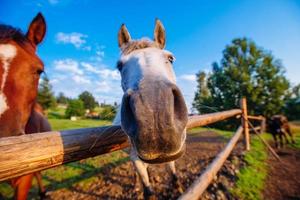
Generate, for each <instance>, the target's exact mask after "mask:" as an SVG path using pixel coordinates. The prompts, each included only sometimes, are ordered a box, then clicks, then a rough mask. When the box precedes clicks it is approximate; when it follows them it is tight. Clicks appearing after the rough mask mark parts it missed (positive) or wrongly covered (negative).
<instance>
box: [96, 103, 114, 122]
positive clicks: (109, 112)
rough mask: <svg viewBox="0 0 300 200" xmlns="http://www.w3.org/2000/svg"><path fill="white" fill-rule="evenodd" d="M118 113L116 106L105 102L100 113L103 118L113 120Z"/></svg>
mask: <svg viewBox="0 0 300 200" xmlns="http://www.w3.org/2000/svg"><path fill="white" fill-rule="evenodd" d="M116 113H117V108H116V106H112V105H109V104H105V105H102V106H101V111H100V113H99V115H100V118H101V119H105V120H112V119H114V118H115V116H116Z"/></svg>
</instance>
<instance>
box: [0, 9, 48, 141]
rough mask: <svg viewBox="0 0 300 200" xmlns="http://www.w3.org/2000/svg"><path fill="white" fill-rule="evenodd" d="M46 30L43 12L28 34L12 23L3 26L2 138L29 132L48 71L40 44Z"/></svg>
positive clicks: (0, 76) (0, 52)
mask: <svg viewBox="0 0 300 200" xmlns="http://www.w3.org/2000/svg"><path fill="white" fill-rule="evenodd" d="M45 32H46V23H45V20H44V17H43V16H42V15H41V14H40V13H39V14H38V15H37V16H36V17H35V18H34V19H33V21H32V22H31V24H30V26H29V29H28V31H27V34H26V35H23V34H22V33H21V32H20V31H19V30H18V29H16V28H13V27H11V26H7V25H0V137H7V136H17V135H22V134H24V133H25V125H26V123H27V121H28V118H29V115H30V113H31V110H32V107H33V104H34V101H35V99H36V96H37V89H38V82H39V78H40V74H41V73H42V72H43V70H44V65H43V62H42V61H41V60H40V59H39V57H38V56H37V55H36V47H37V45H38V44H39V43H40V42H41V41H42V40H43V38H44V35H45Z"/></svg>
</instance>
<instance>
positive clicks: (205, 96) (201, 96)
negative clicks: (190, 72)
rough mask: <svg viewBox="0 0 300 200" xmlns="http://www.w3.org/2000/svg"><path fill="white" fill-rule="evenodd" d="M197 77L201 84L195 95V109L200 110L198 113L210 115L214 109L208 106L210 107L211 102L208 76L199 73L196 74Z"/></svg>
mask: <svg viewBox="0 0 300 200" xmlns="http://www.w3.org/2000/svg"><path fill="white" fill-rule="evenodd" d="M196 77H197V82H198V83H199V84H198V86H197V91H196V93H195V97H194V102H193V107H194V108H195V107H197V108H199V109H198V112H200V113H209V112H211V110H214V108H212V107H209V106H206V105H210V103H209V101H211V96H210V91H209V88H208V87H207V75H206V73H205V72H199V73H198V74H196Z"/></svg>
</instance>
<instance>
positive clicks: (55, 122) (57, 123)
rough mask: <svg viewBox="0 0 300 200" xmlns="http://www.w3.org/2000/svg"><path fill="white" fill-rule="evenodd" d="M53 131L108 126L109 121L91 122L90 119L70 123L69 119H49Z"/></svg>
mask: <svg viewBox="0 0 300 200" xmlns="http://www.w3.org/2000/svg"><path fill="white" fill-rule="evenodd" d="M49 122H50V124H51V127H52V129H53V130H67V129H77V128H87V127H97V126H105V125H110V124H111V121H106V120H91V119H79V120H76V121H71V120H69V119H49Z"/></svg>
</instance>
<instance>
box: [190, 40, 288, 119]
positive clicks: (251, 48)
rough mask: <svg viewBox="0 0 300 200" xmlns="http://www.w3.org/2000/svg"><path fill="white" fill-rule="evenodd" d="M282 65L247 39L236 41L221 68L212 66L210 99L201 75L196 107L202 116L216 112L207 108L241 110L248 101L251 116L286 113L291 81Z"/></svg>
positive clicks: (209, 76) (208, 79) (227, 52)
mask: <svg viewBox="0 0 300 200" xmlns="http://www.w3.org/2000/svg"><path fill="white" fill-rule="evenodd" d="M284 73H285V71H284V69H283V66H282V64H281V62H280V61H279V60H278V59H275V58H274V57H273V55H272V54H271V53H270V52H268V51H265V50H264V49H262V48H259V47H257V46H256V44H255V43H254V42H253V41H251V40H249V39H247V38H241V39H234V40H233V41H232V43H231V44H230V45H228V46H226V48H225V50H224V51H223V58H222V60H221V62H220V64H218V63H216V62H214V63H213V64H212V72H211V74H209V75H208V78H207V79H206V84H207V88H208V89H209V95H208V96H206V95H204V93H205V92H204V91H203V88H201V84H203V81H202V79H201V77H200V76H201V74H202V73H199V74H198V75H197V77H198V90H197V92H196V94H195V98H194V102H193V105H194V107H195V108H196V109H197V110H198V111H199V112H204V111H205V112H214V111H213V110H208V109H206V110H205V109H204V108H203V105H205V106H208V107H216V108H217V109H218V110H227V109H231V108H235V107H239V100H240V99H241V98H242V97H246V98H247V101H248V110H249V114H251V115H254V114H255V115H259V114H260V115H264V116H267V117H270V116H271V115H273V114H277V113H281V112H282V111H283V108H284V105H285V101H286V99H288V97H289V91H288V89H289V81H288V80H287V79H286V78H285V76H284Z"/></svg>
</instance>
